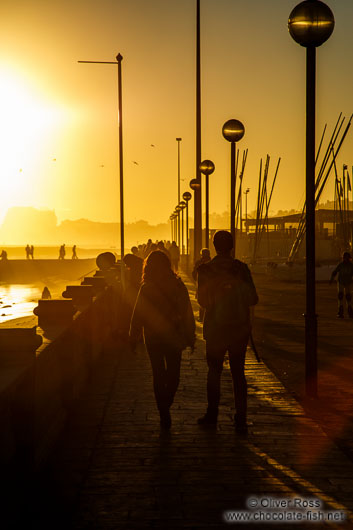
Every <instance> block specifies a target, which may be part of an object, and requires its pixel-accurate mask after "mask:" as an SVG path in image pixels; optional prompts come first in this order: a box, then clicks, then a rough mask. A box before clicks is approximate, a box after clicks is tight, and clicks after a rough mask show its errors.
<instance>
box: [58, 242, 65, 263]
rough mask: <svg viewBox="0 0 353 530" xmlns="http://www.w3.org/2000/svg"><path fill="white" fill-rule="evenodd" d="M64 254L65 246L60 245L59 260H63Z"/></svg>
mask: <svg viewBox="0 0 353 530" xmlns="http://www.w3.org/2000/svg"><path fill="white" fill-rule="evenodd" d="M65 254H66V250H65V244H63V245H61V247H60V249H59V259H65Z"/></svg>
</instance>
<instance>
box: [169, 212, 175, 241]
mask: <svg viewBox="0 0 353 530" xmlns="http://www.w3.org/2000/svg"><path fill="white" fill-rule="evenodd" d="M169 220H170V234H171V237H172V241H173V239H174V226H173V224H174V223H173V220H174V216H173V215H171V216H170V217H169Z"/></svg>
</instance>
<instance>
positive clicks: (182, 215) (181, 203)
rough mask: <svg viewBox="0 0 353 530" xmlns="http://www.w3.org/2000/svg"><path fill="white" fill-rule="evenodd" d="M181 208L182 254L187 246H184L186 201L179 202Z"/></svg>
mask: <svg viewBox="0 0 353 530" xmlns="http://www.w3.org/2000/svg"><path fill="white" fill-rule="evenodd" d="M179 208H180V211H181V254H182V255H184V254H185V247H184V210H185V208H186V202H185V201H180V202H179Z"/></svg>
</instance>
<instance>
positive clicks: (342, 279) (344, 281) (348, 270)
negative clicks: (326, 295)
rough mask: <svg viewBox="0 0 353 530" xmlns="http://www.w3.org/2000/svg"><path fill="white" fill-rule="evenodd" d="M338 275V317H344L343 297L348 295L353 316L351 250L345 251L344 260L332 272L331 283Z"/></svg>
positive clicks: (349, 311) (348, 307)
mask: <svg viewBox="0 0 353 530" xmlns="http://www.w3.org/2000/svg"><path fill="white" fill-rule="evenodd" d="M337 274H338V277H337V297H338V313H337V316H338V318H344V309H343V299H344V295H346V302H347V311H348V316H349V317H350V318H353V308H352V293H351V284H352V280H353V263H352V257H351V255H350V253H349V252H344V253H343V257H342V261H341V262H340V263H339V264H338V265H337V267H336V268H335V270H334V271H333V272H332V274H331V278H330V283H332V282H333V280H334V279H335V277H336V275H337Z"/></svg>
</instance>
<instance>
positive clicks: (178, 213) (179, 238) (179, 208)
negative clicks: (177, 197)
mask: <svg viewBox="0 0 353 530" xmlns="http://www.w3.org/2000/svg"><path fill="white" fill-rule="evenodd" d="M180 212H181V207H180V206H179V204H177V205H176V207H175V213H176V215H177V216H178V219H177V223H178V224H177V226H178V229H177V234H178V237H177V244H178V247H179V248H180V241H181V237H180V236H181V234H180Z"/></svg>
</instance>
